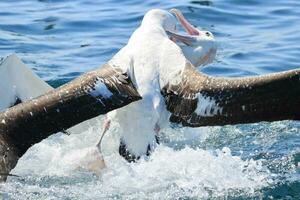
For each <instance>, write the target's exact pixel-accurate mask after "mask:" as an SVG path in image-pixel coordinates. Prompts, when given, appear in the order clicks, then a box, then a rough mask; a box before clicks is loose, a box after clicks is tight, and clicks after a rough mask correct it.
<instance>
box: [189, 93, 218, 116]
mask: <svg viewBox="0 0 300 200" xmlns="http://www.w3.org/2000/svg"><path fill="white" fill-rule="evenodd" d="M197 98H198V102H197V108H196V110H195V113H196V114H197V115H199V116H203V117H211V116H214V115H216V114H218V113H219V114H222V110H223V108H221V107H219V106H218V104H217V103H216V101H215V100H214V99H213V98H211V97H207V96H204V95H202V94H201V93H198V94H197Z"/></svg>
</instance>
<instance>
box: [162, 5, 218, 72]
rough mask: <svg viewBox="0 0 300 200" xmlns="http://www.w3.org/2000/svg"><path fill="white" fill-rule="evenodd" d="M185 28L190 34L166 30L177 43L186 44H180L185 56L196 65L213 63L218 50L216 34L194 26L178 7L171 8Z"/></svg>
mask: <svg viewBox="0 0 300 200" xmlns="http://www.w3.org/2000/svg"><path fill="white" fill-rule="evenodd" d="M170 12H171V13H173V14H174V15H175V16H176V17H177V19H178V21H179V22H180V24H181V25H182V27H183V29H184V30H185V31H186V33H187V34H188V35H180V34H177V33H175V32H172V31H170V30H166V32H167V34H168V35H169V36H170V39H171V40H173V41H174V42H175V43H176V44H177V45H179V44H178V43H177V41H179V42H181V43H183V44H184V45H179V46H180V48H181V49H182V51H183V53H184V55H185V57H186V58H187V59H188V60H189V61H190V62H191V63H192V64H193V65H194V66H195V67H197V66H201V65H202V66H203V65H206V64H209V63H211V62H212V61H213V60H214V58H215V56H216V51H217V45H216V41H215V38H214V35H213V34H212V33H211V32H209V31H201V30H199V29H197V28H195V27H193V26H192V25H191V24H190V23H189V22H188V21H187V20H186V19H185V17H184V16H183V14H182V13H181V12H180V11H179V10H177V9H174V8H173V9H171V10H170Z"/></svg>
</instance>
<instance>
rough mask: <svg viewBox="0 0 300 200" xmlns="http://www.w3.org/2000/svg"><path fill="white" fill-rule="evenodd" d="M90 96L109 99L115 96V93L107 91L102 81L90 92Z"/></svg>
mask: <svg viewBox="0 0 300 200" xmlns="http://www.w3.org/2000/svg"><path fill="white" fill-rule="evenodd" d="M90 95H92V96H93V97H99V96H102V97H104V98H109V97H111V96H112V95H113V93H111V91H109V89H107V87H106V85H105V84H104V83H103V82H102V81H101V79H100V80H98V81H97V82H96V83H95V86H94V88H93V89H92V90H91V91H90Z"/></svg>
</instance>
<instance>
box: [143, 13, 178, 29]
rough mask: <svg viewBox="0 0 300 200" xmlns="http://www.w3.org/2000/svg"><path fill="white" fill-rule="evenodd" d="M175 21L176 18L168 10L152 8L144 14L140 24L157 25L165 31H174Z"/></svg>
mask: <svg viewBox="0 0 300 200" xmlns="http://www.w3.org/2000/svg"><path fill="white" fill-rule="evenodd" d="M176 22H177V21H176V18H175V17H174V16H173V15H172V14H171V13H170V12H168V11H165V10H161V9H152V10H150V11H148V12H147V13H146V14H145V16H144V18H143V21H142V24H141V26H147V27H151V26H152V25H159V26H161V27H162V28H163V29H164V30H165V31H170V32H176Z"/></svg>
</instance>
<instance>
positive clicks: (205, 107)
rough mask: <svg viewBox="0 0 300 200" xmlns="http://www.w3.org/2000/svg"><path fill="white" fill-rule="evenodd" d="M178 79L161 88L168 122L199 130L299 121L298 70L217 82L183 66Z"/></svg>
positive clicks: (299, 94) (299, 87)
mask: <svg viewBox="0 0 300 200" xmlns="http://www.w3.org/2000/svg"><path fill="white" fill-rule="evenodd" d="M181 78H182V80H181V83H180V84H178V85H170V84H168V85H166V86H164V87H163V88H162V95H163V96H164V97H165V101H166V105H167V109H168V110H169V111H170V112H171V113H172V115H171V117H170V121H171V122H175V123H180V124H182V125H183V126H190V127H199V126H215V125H226V124H241V123H253V122H260V121H278V120H287V119H291V120H299V119H300V70H291V71H286V72H280V73H274V74H269V75H263V76H252V77H244V78H218V77H211V76H207V75H205V74H203V73H199V72H197V71H196V70H195V68H194V67H193V66H192V65H190V64H187V65H186V67H185V69H184V70H183V71H182V72H181Z"/></svg>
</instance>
